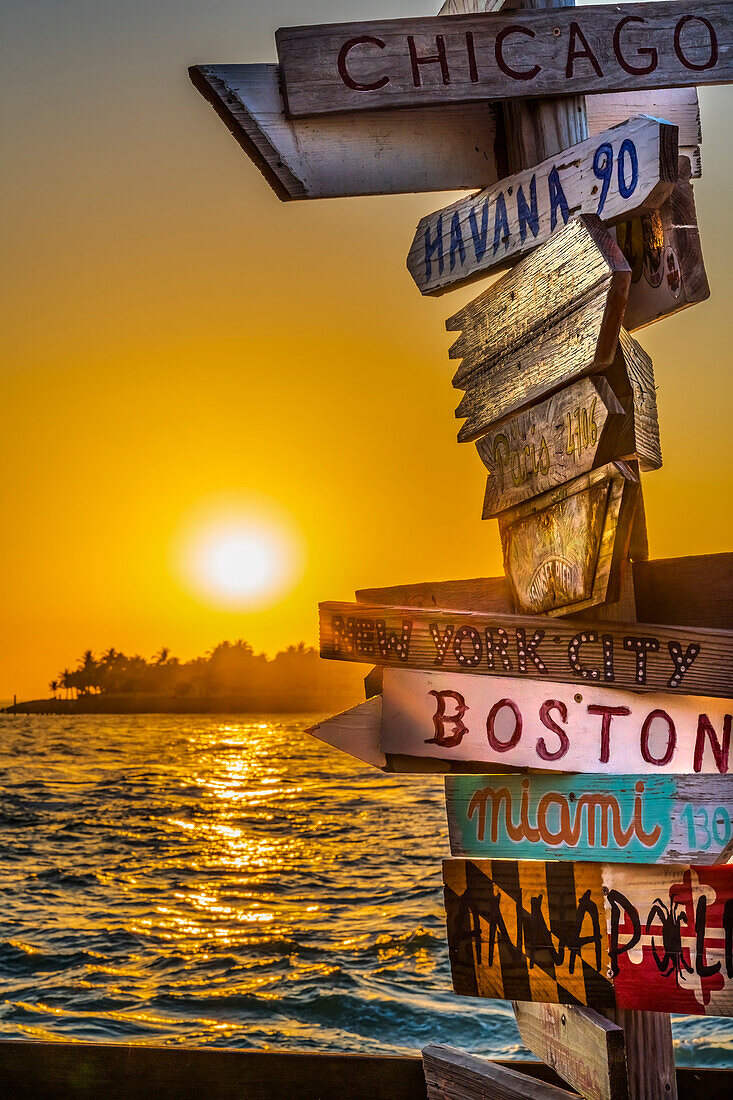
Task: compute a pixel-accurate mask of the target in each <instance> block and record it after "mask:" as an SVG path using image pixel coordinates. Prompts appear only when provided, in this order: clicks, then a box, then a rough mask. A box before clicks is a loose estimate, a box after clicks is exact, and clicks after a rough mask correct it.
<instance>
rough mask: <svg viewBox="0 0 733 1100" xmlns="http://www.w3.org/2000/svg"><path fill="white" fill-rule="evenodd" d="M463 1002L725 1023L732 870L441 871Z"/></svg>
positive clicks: (483, 864) (456, 984)
mask: <svg viewBox="0 0 733 1100" xmlns="http://www.w3.org/2000/svg"><path fill="white" fill-rule="evenodd" d="M443 882H444V885H445V905H446V918H447V926H448V946H449V951H450V961H451V972H452V975H453V988H454V990H455V992H456V993H459V994H462V995H464V996H468V997H494V998H510V999H512V1000H517V1001H542V1002H549V1003H554V1004H571V1005H587V1006H588V1007H590V1008H600V1009H603V1008H613V1007H616V1008H627V1009H642V1010H646V1011H652V1012H682V1013H685V1014H686V1015H687V1014H689V1015H697V1016H730V1015H733V867H701V866H699V865H694V866H690V865H685V864H681V865H677V866H669V865H660V866H656V867H650V866H644V865H638V866H626V865H622V864H617V863H572V862H559V861H556V862H551V863H544V862H540V861H530V860H527V861H522V862H515V861H511V860H488V859H486V860H461V859H446V860H444V861H443Z"/></svg>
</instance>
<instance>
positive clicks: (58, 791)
mask: <svg viewBox="0 0 733 1100" xmlns="http://www.w3.org/2000/svg"><path fill="white" fill-rule="evenodd" d="M307 724H308V723H307V720H306V719H302V720H301V719H291V718H290V717H288V718H286V719H282V718H272V717H263V718H247V719H243V718H241V717H236V718H226V717H212V716H202V717H198V716H178V715H176V716H131V717H127V716H114V717H106V716H105V717H90V716H84V717H72V718H69V717H21V716H18V717H13V716H0V842H1V844H2V856H1V859H0V902H1V906H0V1036H2V1037H9V1036H14V1037H27V1038H38V1039H52V1038H63V1039H70V1038H76V1039H85V1040H99V1041H102V1040H104V1041H118V1042H126V1043H129V1042H135V1043H155V1044H158V1043H168V1044H181V1045H218V1046H236V1047H244V1048H259V1049H263V1048H268V1047H280V1048H290V1049H300V1050H332V1051H333V1050H342V1051H362V1052H374V1051H376V1050H381V1051H383V1052H385V1053H389V1052H407V1051H410V1052H414V1051H416V1050H418V1049H419V1048H421V1047H423V1046H425V1045H426V1044H427V1043H428V1042H448V1043H452V1044H454V1045H456V1046H460V1047H462V1048H463V1049H471V1050H477V1051H480V1052H482V1053H486V1054H490V1055H495V1056H506V1057H516V1056H521V1055H523V1054H524V1053H526V1052H524V1051H523V1050H522V1047H521V1045H520V1043H519V1038H518V1035H517V1031H516V1028H515V1025H514V1018H513V1016H512V1013H511V1010H510V1009H509V1007H508V1006H507V1005H505V1004H502V1003H500V1002H480V1001H475V1000H470V999H462V998H458V997H455V996H454V995H453V993H452V991H451V986H450V977H449V970H448V958H447V949H446V946H445V930H444V923H443V906H442V890H441V876H440V860H441V858H442V857H443V856H444V855H447V854H448V845H447V831H446V826H445V820H444V807H443V786H442V780H441V779H439V778H434V779H433V778H430V777H422V776H419V777H418V776H406V777H405V776H401V777H389V776H382V775H381V774H380V773H378V772H375V771H374V770H372V769H370V768H366V767H362V766H359V765H357V764H356V763H354V762H352V761H351V760H350V759H349V758H347V757H345V756H342V755H341V754H339V753H336V752H335V751H332V750H330V749H328V748H327V747H326V746H324V745H322V744H321V743H320V742H316V741H311V739H310V738H308V737H307V736H306V735H304V734H303V733H302V732H301V731H302V730H303V729H304V727H305V726H306V725H307ZM675 1035H676V1039H677V1043H678V1046H677V1060H678V1062H679V1063H681V1064H697V1065H725V1066H733V1024H732V1023H731V1022H730V1021H727V1020H718V1019H701V1018H699V1017H689V1018H683V1019H680V1020H678V1021H676V1023H675Z"/></svg>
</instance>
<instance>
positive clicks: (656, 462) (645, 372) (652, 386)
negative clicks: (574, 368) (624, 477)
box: [602, 329, 662, 472]
mask: <svg viewBox="0 0 733 1100" xmlns="http://www.w3.org/2000/svg"><path fill="white" fill-rule="evenodd" d="M606 378H607V379H608V381H609V382H610V384H611V386H612V388H613V391H614V393H615V394H616V396H617V397H618V398H619V400H620V401H621V403H622V405H623V407H624V413H625V416H624V420H623V422H622V423H620V424H619V423H618V422H616V423H615V424H614V425H613V426H612V432H611V434H610V436H609V439H608V442H607V446H608V447H609V450H607V451H605V453H604V452H603V451H602V457H604V458H606V459H607V460H608V459H638V462H639V466H640V468H641V469H642V470H644V471H645V472H647V471H649V470H658V469H659V468H660V467H661V465H662V448H661V443H660V439H659V413H658V409H657V387H656V383H655V380H654V366H653V364H652V361H651V358H650V357H649V356H648V355H647V353H646V352H645V351H644V349H643V348H642V347H641V345H640V344H638V343H637V341H636V340H634V338H633V337H632V336H630V335H629V333H628V332H626V330H625V329H621V332H620V334H619V343H618V348H617V349H616V358H615V359H614V363H613V366H612V368H611V370H610V371H608V372H607V374H606ZM616 430H618V436H617V437H616V436H615V432H616Z"/></svg>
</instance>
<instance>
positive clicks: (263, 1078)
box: [0, 1039, 733, 1100]
mask: <svg viewBox="0 0 733 1100" xmlns="http://www.w3.org/2000/svg"><path fill="white" fill-rule="evenodd" d="M501 1065H504V1066H507V1068H510V1069H517V1070H519V1071H521V1073H522V1074H523V1075H525V1076H527V1077H532V1078H533V1079H535V1080H539V1081H549V1082H552V1083H555V1084H560V1083H561V1082H560V1081H559V1079H558V1077H557V1074H555V1073H554V1072H553V1070H551V1069H550V1067H549V1066H546V1065H544V1064H543V1063H542V1062H531V1061H516V1060H515V1061H511V1062H507V1061H503V1062H501ZM677 1076H678V1079H679V1082H680V1095H681V1096H682V1097H683V1098H684V1100H729V1098H730V1087H731V1081H732V1080H733V1071H731V1070H721V1069H706V1068H695V1069H686V1068H684V1067H682V1068H680V1069H678V1070H677ZM0 1077H1V1078H2V1082H3V1088H4V1089H5V1091H6V1093H7V1095H8V1096H9V1097H12V1098H13V1100H59V1098H60V1097H63V1100H99V1098H100V1097H102V1096H103V1097H104V1100H150V1093H151V1086H152V1087H153V1088H154V1089H155V1096H156V1098H157V1100H200V1098H201V1097H202V1096H206V1097H207V1100H242V1097H243V1096H246V1098H247V1100H272V1097H273V1096H280V1095H282V1094H283V1091H284V1090H290V1092H292V1094H293V1095H294V1096H297V1097H298V1100H345V1097H346V1096H348V1100H426V1097H427V1093H426V1089H425V1075H424V1073H423V1064H422V1059H421V1058H420V1057H414V1056H409V1055H407V1056H405V1055H401V1056H400V1055H384V1054H312V1053H308V1054H303V1053H292V1052H288V1051H252V1050H228V1049H226V1048H219V1049H216V1048H212V1047H208V1048H206V1049H203V1048H201V1047H185V1048H181V1047H159V1046H158V1047H156V1046H130V1045H128V1044H124V1043H84V1042H78V1041H75V1042H65V1041H63V1040H58V1039H57V1040H56V1041H53V1042H42V1041H38V1040H29V1039H5V1040H3V1042H2V1043H0Z"/></svg>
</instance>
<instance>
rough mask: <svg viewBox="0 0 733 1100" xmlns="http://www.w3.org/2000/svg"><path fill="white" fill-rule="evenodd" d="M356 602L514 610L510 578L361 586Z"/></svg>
mask: <svg viewBox="0 0 733 1100" xmlns="http://www.w3.org/2000/svg"><path fill="white" fill-rule="evenodd" d="M356 602H357V603H361V604H367V605H371V606H372V607H417V608H427V609H432V608H436V607H448V608H451V607H454V608H458V609H465V610H469V609H470V610H471V611H479V612H488V613H490V614H493V613H495V612H496V613H498V614H500V615H511V614H512V613H513V611H514V605H513V603H512V598H511V592H510V590H509V584H508V582H507V579H506V577H479V578H476V579H475V580H467V581H424V582H423V583H418V584H397V585H390V586H389V588H361V589H359V590H358V591H357V593H356Z"/></svg>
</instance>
